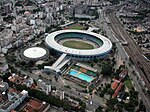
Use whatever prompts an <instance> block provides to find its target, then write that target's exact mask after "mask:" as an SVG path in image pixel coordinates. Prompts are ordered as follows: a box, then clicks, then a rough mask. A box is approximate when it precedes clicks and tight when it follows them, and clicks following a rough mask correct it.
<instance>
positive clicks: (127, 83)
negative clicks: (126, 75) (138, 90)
mask: <svg viewBox="0 0 150 112" xmlns="http://www.w3.org/2000/svg"><path fill="white" fill-rule="evenodd" d="M125 85H126V86H127V88H128V89H130V90H131V89H132V87H133V85H132V82H131V80H130V79H127V80H126V81H125Z"/></svg>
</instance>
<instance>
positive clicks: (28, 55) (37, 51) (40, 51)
mask: <svg viewBox="0 0 150 112" xmlns="http://www.w3.org/2000/svg"><path fill="white" fill-rule="evenodd" d="M48 55H49V51H48V50H47V49H46V48H43V47H29V48H26V49H24V50H23V51H22V53H21V57H22V59H23V60H26V61H31V60H32V61H38V60H45V59H47V58H48Z"/></svg>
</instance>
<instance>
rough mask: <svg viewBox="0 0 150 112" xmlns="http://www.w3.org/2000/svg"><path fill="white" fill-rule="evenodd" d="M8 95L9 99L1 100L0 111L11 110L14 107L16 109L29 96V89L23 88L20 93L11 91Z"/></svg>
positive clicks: (7, 111) (8, 111)
mask: <svg viewBox="0 0 150 112" xmlns="http://www.w3.org/2000/svg"><path fill="white" fill-rule="evenodd" d="M7 95H8V100H6V101H4V102H0V112H10V111H11V110H12V109H15V108H16V107H17V106H19V105H20V104H21V103H22V102H23V101H24V99H25V98H26V97H27V96H28V91H26V90H23V91H22V92H21V93H19V94H17V93H16V92H9V93H8V94H7Z"/></svg>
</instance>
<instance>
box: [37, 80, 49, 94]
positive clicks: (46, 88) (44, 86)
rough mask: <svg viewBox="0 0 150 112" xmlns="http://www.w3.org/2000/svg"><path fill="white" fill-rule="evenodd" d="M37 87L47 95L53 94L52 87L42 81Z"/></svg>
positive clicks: (38, 82)
mask: <svg viewBox="0 0 150 112" xmlns="http://www.w3.org/2000/svg"><path fill="white" fill-rule="evenodd" d="M37 87H38V89H40V90H42V91H43V92H45V93H46V94H47V95H49V93H50V92H51V85H50V84H47V83H45V82H43V81H42V80H41V79H39V80H38V81H37Z"/></svg>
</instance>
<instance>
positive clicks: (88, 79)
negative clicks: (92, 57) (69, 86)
mask: <svg viewBox="0 0 150 112" xmlns="http://www.w3.org/2000/svg"><path fill="white" fill-rule="evenodd" d="M78 73H79V72H78V71H76V70H70V72H69V74H70V75H72V76H74V77H78V78H79V79H81V80H85V81H87V82H91V81H92V80H93V78H92V77H90V76H88V75H86V74H84V73H80V74H79V75H77V74H78Z"/></svg>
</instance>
